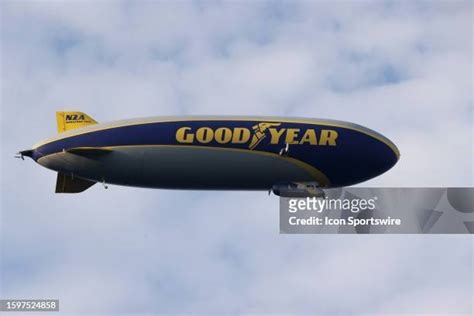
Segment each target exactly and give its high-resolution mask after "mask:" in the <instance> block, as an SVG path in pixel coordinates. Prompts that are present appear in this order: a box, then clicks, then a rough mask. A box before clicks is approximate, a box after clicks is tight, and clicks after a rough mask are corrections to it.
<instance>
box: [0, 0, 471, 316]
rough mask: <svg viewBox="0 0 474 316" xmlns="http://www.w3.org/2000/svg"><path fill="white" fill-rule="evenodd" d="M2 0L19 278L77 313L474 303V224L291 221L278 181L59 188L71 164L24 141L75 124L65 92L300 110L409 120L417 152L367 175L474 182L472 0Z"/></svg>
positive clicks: (12, 271)
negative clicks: (445, 227)
mask: <svg viewBox="0 0 474 316" xmlns="http://www.w3.org/2000/svg"><path fill="white" fill-rule="evenodd" d="M1 8H2V13H1V18H2V76H1V77H2V90H1V92H2V99H1V102H2V112H1V115H2V157H3V158H2V190H1V191H2V193H1V194H2V204H1V210H2V227H1V234H0V235H1V237H2V255H1V256H2V258H1V259H2V268H1V271H2V282H1V284H2V286H1V292H0V293H1V295H0V296H5V297H6V296H8V297H58V298H60V299H61V309H62V311H64V312H68V313H80V312H89V313H93V312H95V313H111V314H114V313H117V312H120V311H122V312H125V313H146V312H167V313H176V312H191V311H198V312H202V313H210V312H219V313H222V312H234V313H246V312H253V313H265V312H266V313H276V312H287V313H324V314H349V313H351V312H352V313H393V314H397V313H404V314H409V313H422V312H423V313H433V312H438V313H441V314H443V313H444V314H450V313H451V314H453V313H456V312H457V313H465V314H469V311H470V310H472V301H470V300H469V296H472V282H471V281H472V250H473V249H472V246H473V244H472V238H471V237H469V236H324V235H318V236H314V235H309V236H288V235H279V234H278V213H277V210H278V200H277V199H275V198H274V197H267V196H266V193H264V192H259V193H255V192H247V193H246V192H180V191H160V190H140V189H133V188H121V187H112V188H110V189H109V190H108V191H106V192H104V190H103V189H102V188H100V186H99V185H96V186H95V187H92V188H91V189H90V190H88V191H87V192H85V193H83V194H80V195H74V196H59V195H54V194H53V193H52V192H53V188H54V183H55V175H54V174H53V173H52V172H50V171H49V170H45V169H43V168H40V167H39V166H36V165H33V164H32V163H31V162H29V161H28V162H25V163H20V162H19V161H16V160H13V159H10V158H9V157H10V156H12V155H13V153H14V152H16V151H17V150H19V149H23V148H27V147H28V146H30V145H31V144H33V143H35V142H36V141H38V140H40V139H41V138H46V137H47V136H49V135H51V134H53V133H55V122H54V111H56V110H57V109H77V110H81V111H84V112H87V113H89V114H91V115H92V116H93V117H94V118H96V119H97V120H99V121H108V120H114V119H122V118H128V117H137V116H151V115H180V114H240V115H244V114H245V115H247V114H248V115H254V114H262V115H263V114H265V115H294V116H308V117H323V118H335V119H341V120H347V121H352V122H355V123H360V124H362V125H365V126H368V127H370V128H373V129H375V130H377V131H379V132H381V133H383V134H384V135H387V136H388V137H389V138H391V139H392V140H393V141H394V142H395V143H396V144H397V145H398V146H399V148H400V150H401V153H402V158H401V160H400V162H399V163H398V164H397V165H396V166H395V167H394V168H393V169H392V170H391V171H389V172H388V173H387V174H385V175H383V176H381V177H379V178H376V179H374V180H372V181H371V182H368V183H365V184H364V185H381V186H446V185H451V186H468V185H472V184H473V173H472V161H473V153H472V143H473V138H472V128H473V124H472V122H473V120H472V119H473V118H472V92H471V90H472V68H471V67H472V28H471V23H472V22H471V21H472V4H471V3H470V2H454V3H453V2H450V3H448V2H439V3H432V2H426V3H425V2H421V3H415V4H412V3H408V2H397V3H375V2H373V3H370V2H367V3H364V4H356V3H354V4H351V3H343V2H340V3H336V4H334V3H322V2H318V3H311V2H307V3H303V2H300V3H296V4H290V3H278V2H277V3H263V2H262V3H256V4H255V3H249V2H242V3H231V2H229V3H207V2H204V3H203V2H201V3H199V2H198V3H184V2H183V3H171V2H160V3H155V2H138V3H136V2H87V1H86V2H75V3H72V4H71V3H67V4H66V3H59V2H27V1H23V2H13V1H4V2H2V3H1ZM467 275H471V277H470V278H469V277H466V276H467ZM127 297H132V298H133V300H132V301H131V300H127ZM453 297H456V300H455V299H453ZM85 301H87V302H88V304H89V305H88V306H85V305H84V304H83V302H85ZM442 303H445V304H442Z"/></svg>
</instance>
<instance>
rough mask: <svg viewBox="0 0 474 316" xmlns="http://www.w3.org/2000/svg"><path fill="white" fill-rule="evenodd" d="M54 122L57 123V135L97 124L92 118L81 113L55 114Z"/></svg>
mask: <svg viewBox="0 0 474 316" xmlns="http://www.w3.org/2000/svg"><path fill="white" fill-rule="evenodd" d="M56 121H57V123H58V133H62V132H65V131H70V130H72V129H76V128H79V127H84V126H87V125H93V124H97V122H96V121H95V120H94V119H93V118H92V117H90V116H89V115H87V114H85V113H82V112H56Z"/></svg>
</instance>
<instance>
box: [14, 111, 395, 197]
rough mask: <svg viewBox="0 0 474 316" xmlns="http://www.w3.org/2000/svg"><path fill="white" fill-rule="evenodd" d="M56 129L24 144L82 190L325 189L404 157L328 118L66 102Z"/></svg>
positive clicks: (379, 139) (65, 187)
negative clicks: (166, 112)
mask: <svg viewBox="0 0 474 316" xmlns="http://www.w3.org/2000/svg"><path fill="white" fill-rule="evenodd" d="M60 113H63V112H60ZM68 124H69V125H68ZM78 124H83V126H82V127H81V128H77V125H78ZM58 131H59V132H60V133H59V134H58V135H57V136H55V137H52V138H50V139H48V140H46V141H43V142H40V143H38V144H37V145H36V146H34V147H33V149H32V150H27V151H22V152H21V154H22V155H26V156H31V157H32V158H33V159H34V160H35V161H37V162H38V163H40V164H41V165H43V166H45V167H47V168H49V169H52V170H55V171H57V172H58V173H59V174H58V182H57V190H56V191H57V192H80V191H83V190H85V189H87V188H88V187H90V186H91V185H92V184H94V183H97V182H107V183H110V184H117V185H130V186H138V187H149V188H171V189H197V190H201V189H202V190H270V189H272V188H273V192H277V193H278V192H283V191H284V190H283V188H284V187H291V186H293V185H297V183H306V184H305V186H306V188H309V190H311V188H312V187H314V186H316V187H318V188H322V189H327V188H335V187H342V186H349V185H354V184H357V183H360V182H364V181H366V180H368V179H371V178H374V177H376V176H379V175H381V174H383V173H385V172H386V171H388V170H389V169H391V168H392V167H393V166H394V165H395V164H396V163H397V161H398V160H399V157H400V153H399V151H398V148H397V147H396V146H395V145H394V144H393V143H392V142H391V141H390V140H389V139H388V138H386V137H384V136H383V135H381V134H379V133H377V132H375V131H373V130H371V129H368V128H365V127H363V126H360V125H356V124H353V123H348V122H341V121H334V120H324V119H310V118H283V117H250V116H247V117H224V116H205V117H196V116H195V117H150V118H144V119H131V120H123V121H116V122H111V123H97V122H96V121H95V120H94V119H92V118H91V117H89V116H87V115H86V114H84V113H82V112H66V113H65V114H64V115H63V116H58ZM74 179H82V180H84V181H89V182H88V183H87V182H81V183H78V182H77V181H75V180H74ZM295 183H296V184H295ZM282 186H283V187H282Z"/></svg>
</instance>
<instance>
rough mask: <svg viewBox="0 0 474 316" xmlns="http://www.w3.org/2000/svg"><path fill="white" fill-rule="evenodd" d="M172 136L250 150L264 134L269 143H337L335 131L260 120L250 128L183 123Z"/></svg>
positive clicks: (335, 144)
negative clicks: (190, 125) (291, 126)
mask: <svg viewBox="0 0 474 316" xmlns="http://www.w3.org/2000/svg"><path fill="white" fill-rule="evenodd" d="M175 136H176V141H177V142H178V143H181V144H196V143H197V144H209V143H211V142H212V141H215V142H217V143H219V144H248V148H249V149H251V150H252V149H255V148H256V147H257V146H258V145H259V144H260V143H261V142H262V140H264V139H265V138H267V137H270V140H269V142H270V144H272V145H281V144H290V145H303V144H309V145H315V146H316V145H318V146H337V138H338V133H337V131H335V130H330V129H322V130H320V131H319V132H317V131H316V130H315V129H313V128H282V127H281V123H272V122H261V123H258V124H256V125H254V126H252V130H251V129H249V128H246V127H232V128H230V127H225V126H222V127H218V128H211V127H199V128H197V129H193V128H192V127H189V126H183V127H180V128H179V129H177V130H176V135H175Z"/></svg>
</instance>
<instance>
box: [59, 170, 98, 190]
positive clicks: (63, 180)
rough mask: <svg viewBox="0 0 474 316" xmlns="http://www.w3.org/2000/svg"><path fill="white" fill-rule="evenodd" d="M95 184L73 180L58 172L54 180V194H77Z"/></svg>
mask: <svg viewBox="0 0 474 316" xmlns="http://www.w3.org/2000/svg"><path fill="white" fill-rule="evenodd" d="M94 184H95V182H93V181H89V180H84V179H80V178H74V177H73V176H71V175H67V174H65V173H62V172H58V178H57V180H56V193H79V192H83V191H85V190H87V189H88V188H90V187H91V186H93V185H94Z"/></svg>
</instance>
